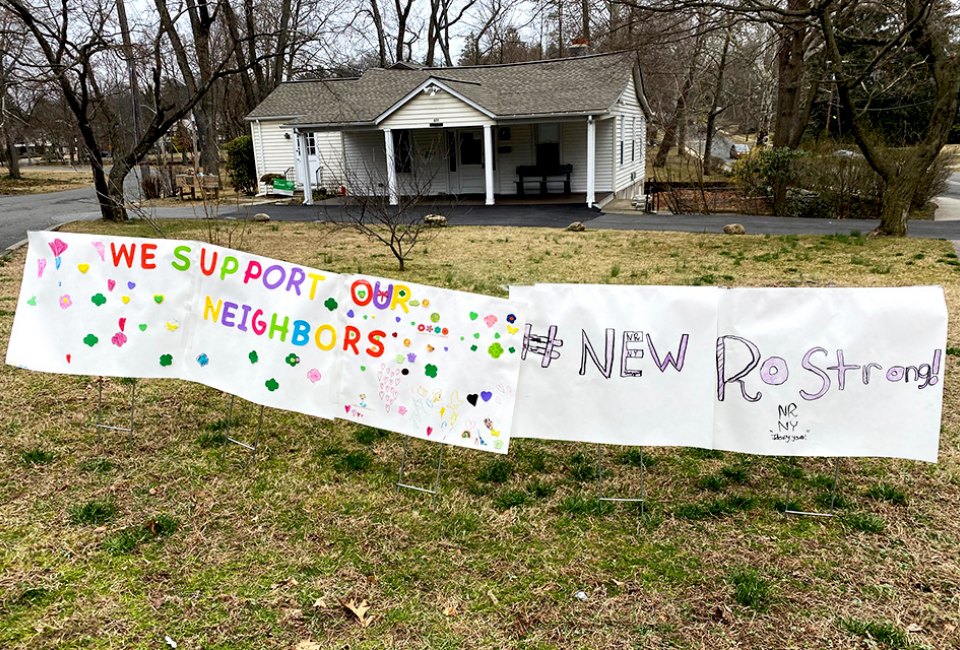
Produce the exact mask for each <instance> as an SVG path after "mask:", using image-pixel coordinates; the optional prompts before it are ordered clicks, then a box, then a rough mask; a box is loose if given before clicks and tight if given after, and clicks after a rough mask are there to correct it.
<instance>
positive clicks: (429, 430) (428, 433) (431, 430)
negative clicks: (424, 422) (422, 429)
mask: <svg viewBox="0 0 960 650" xmlns="http://www.w3.org/2000/svg"><path fill="white" fill-rule="evenodd" d="M431 433H433V427H427V435H428V436H429V435H430V434H431Z"/></svg>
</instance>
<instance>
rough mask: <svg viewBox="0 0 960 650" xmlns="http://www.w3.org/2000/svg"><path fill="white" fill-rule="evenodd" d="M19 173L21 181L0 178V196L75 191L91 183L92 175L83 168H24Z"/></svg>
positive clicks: (3, 176)
mask: <svg viewBox="0 0 960 650" xmlns="http://www.w3.org/2000/svg"><path fill="white" fill-rule="evenodd" d="M20 172H21V174H22V176H23V178H22V179H12V178H10V177H9V176H7V175H6V174H4V175H2V176H0V196H2V195H4V194H41V193H44V192H60V191H63V190H75V189H77V188H78V187H82V186H84V185H90V184H92V183H93V175H92V174H91V173H90V172H89V171H88V170H85V169H83V168H77V169H76V170H66V169H62V168H57V169H48V168H45V167H26V166H25V167H22V168H21V169H20Z"/></svg>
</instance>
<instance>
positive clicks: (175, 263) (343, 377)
mask: <svg viewBox="0 0 960 650" xmlns="http://www.w3.org/2000/svg"><path fill="white" fill-rule="evenodd" d="M29 237H30V239H29V248H28V250H27V261H26V267H25V271H24V276H23V283H22V285H21V290H20V298H19V302H18V304H17V312H16V316H15V318H14V324H13V331H12V332H11V335H10V342H9V345H8V347H7V363H9V364H11V365H15V366H19V367H21V368H27V369H31V370H40V371H44V372H56V373H65V374H89V375H105V376H118V377H167V378H180V379H187V380H191V381H196V382H199V383H203V384H205V385H208V386H211V387H214V388H217V389H220V390H223V391H225V392H228V393H232V394H234V395H238V396H240V397H242V398H244V399H247V400H249V401H251V402H254V403H257V404H263V405H266V406H272V407H275V408H281V409H287V410H291V411H298V412H301V413H308V414H310V415H315V416H319V417H326V418H333V417H341V418H346V419H349V420H353V421H362V422H368V423H369V424H371V425H372V426H377V427H382V428H384V429H389V430H392V431H397V432H399V433H404V434H407V435H412V436H417V437H422V438H427V439H431V440H439V441H442V442H446V443H448V444H455V445H460V446H465V447H475V448H478V449H482V450H484V451H492V452H498V453H506V451H507V448H508V445H509V439H510V431H511V421H512V417H513V411H514V390H515V387H516V382H517V376H518V374H519V363H520V345H521V335H520V333H519V332H520V328H519V325H517V324H516V322H517V320H518V316H517V313H516V311H515V310H516V306H515V303H510V302H508V301H506V300H502V299H497V298H490V297H488V296H480V295H474V294H467V293H462V292H456V291H450V290H446V289H437V288H433V287H423V286H420V285H413V284H410V285H407V286H405V285H404V284H402V283H397V282H395V281H390V280H384V279H377V278H364V277H361V276H341V275H338V274H335V273H330V272H327V271H321V270H317V269H312V268H309V267H303V266H299V265H296V264H292V263H289V262H282V261H278V260H273V259H269V258H266V257H261V256H258V255H250V254H247V253H243V252H240V251H235V250H231V249H228V248H222V247H219V246H213V245H211V244H204V243H201V242H195V241H178V240H152V239H138V238H128V237H106V236H98V235H79V234H67V233H50V232H42V233H30V235H29Z"/></svg>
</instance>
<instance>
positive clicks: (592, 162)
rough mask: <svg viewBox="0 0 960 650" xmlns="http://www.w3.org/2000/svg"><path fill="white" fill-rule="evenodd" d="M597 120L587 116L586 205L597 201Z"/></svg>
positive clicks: (591, 204) (589, 205) (590, 206)
mask: <svg viewBox="0 0 960 650" xmlns="http://www.w3.org/2000/svg"><path fill="white" fill-rule="evenodd" d="M596 177H597V122H596V120H594V119H593V116H592V115H589V116H587V207H588V208H592V207H593V204H594V203H596V202H597V187H596V185H597V178H596Z"/></svg>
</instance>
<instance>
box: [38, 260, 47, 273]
mask: <svg viewBox="0 0 960 650" xmlns="http://www.w3.org/2000/svg"><path fill="white" fill-rule="evenodd" d="M45 268H47V260H45V259H43V258H42V257H41V258H40V259H38V260H37V277H38V278H40V277H43V270H44V269H45Z"/></svg>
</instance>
